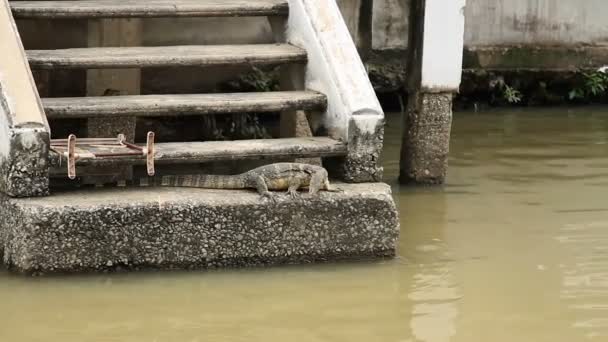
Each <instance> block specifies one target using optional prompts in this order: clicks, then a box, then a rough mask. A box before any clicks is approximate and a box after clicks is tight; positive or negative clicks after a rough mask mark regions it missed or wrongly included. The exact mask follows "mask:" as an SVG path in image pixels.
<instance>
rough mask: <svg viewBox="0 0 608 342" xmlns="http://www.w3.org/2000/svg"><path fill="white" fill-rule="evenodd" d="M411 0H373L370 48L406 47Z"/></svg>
mask: <svg viewBox="0 0 608 342" xmlns="http://www.w3.org/2000/svg"><path fill="white" fill-rule="evenodd" d="M410 2H411V0H374V7H373V25H372V48H373V49H374V50H386V49H406V48H407V37H408V33H409V23H408V18H409V16H410Z"/></svg>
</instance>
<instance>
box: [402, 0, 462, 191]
mask: <svg viewBox="0 0 608 342" xmlns="http://www.w3.org/2000/svg"><path fill="white" fill-rule="evenodd" d="M465 5H466V0H413V1H412V3H411V6H412V8H411V12H410V33H409V44H408V46H409V51H410V53H409V60H408V89H407V90H408V93H409V101H408V109H407V113H406V114H405V115H404V120H405V122H404V127H405V130H404V135H403V147H402V153H401V177H400V178H401V181H402V182H403V183H409V182H414V183H426V184H437V183H439V184H440V183H443V182H444V181H445V178H446V175H447V168H448V153H449V147H450V133H451V126H452V97H453V94H454V93H456V92H458V89H459V87H460V80H461V75H462V55H463V47H464V7H465Z"/></svg>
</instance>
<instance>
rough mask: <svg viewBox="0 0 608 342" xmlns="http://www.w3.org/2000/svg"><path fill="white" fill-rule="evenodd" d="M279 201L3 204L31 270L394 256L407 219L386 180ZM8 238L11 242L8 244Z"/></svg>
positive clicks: (23, 263)
mask: <svg viewBox="0 0 608 342" xmlns="http://www.w3.org/2000/svg"><path fill="white" fill-rule="evenodd" d="M336 186H338V187H340V188H342V189H343V190H344V192H343V193H322V194H320V195H319V196H311V195H308V194H302V195H301V197H299V198H298V199H295V200H294V199H291V198H289V197H288V196H286V195H283V194H280V195H278V199H277V201H276V203H273V202H270V201H266V200H263V199H261V198H260V197H259V196H258V195H257V193H255V192H249V191H227V190H204V189H185V188H160V189H159V188H135V189H122V190H118V189H108V190H105V189H102V190H96V191H95V192H91V191H86V192H73V193H63V194H61V193H58V194H54V195H53V196H51V197H45V198H31V199H9V198H8V197H1V199H0V207H1V208H2V210H0V241H2V246H1V247H0V249H3V250H4V253H3V260H4V263H5V264H6V265H7V266H9V267H10V268H11V269H13V270H15V271H20V272H25V273H49V272H78V271H89V270H105V269H115V268H117V267H121V268H142V267H153V268H199V267H200V268H207V267H222V266H252V265H261V264H282V263H306V262H314V261H325V260H334V259H341V258H358V257H381V256H393V255H394V254H395V248H396V243H397V238H398V234H399V220H398V214H397V211H396V207H395V204H394V202H393V199H392V197H391V193H390V187H389V186H388V185H385V184H356V185H354V184H337V185H336ZM2 237H3V238H2Z"/></svg>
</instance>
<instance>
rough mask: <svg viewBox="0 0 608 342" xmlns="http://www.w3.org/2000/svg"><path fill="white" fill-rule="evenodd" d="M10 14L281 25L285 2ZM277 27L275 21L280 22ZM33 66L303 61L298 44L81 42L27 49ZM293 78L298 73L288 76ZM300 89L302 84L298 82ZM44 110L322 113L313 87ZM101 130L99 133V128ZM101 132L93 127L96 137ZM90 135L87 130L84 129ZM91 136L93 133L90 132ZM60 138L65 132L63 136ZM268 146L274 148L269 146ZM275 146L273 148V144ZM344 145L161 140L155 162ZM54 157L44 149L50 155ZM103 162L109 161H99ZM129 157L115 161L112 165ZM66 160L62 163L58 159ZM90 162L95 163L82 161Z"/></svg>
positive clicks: (54, 8) (88, 102)
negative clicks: (253, 20) (245, 19)
mask: <svg viewBox="0 0 608 342" xmlns="http://www.w3.org/2000/svg"><path fill="white" fill-rule="evenodd" d="M11 9H12V12H13V15H14V17H15V18H17V19H68V18H69V19H91V20H97V19H121V18H150V17H182V18H183V17H235V16H237V17H240V16H268V17H272V20H273V24H275V25H276V23H277V22H279V23H282V26H283V27H286V24H287V18H288V15H289V4H288V2H287V1H284V0H283V1H280V0H254V1H220V0H214V1H209V0H206V1H192V0H177V1H166V0H160V1H159V0H152V1H114V0H110V1H108V0H97V1H91V0H87V1H13V2H11ZM279 25H280V24H279ZM26 55H27V59H28V61H29V64H30V67H31V68H32V69H34V70H57V69H112V70H114V72H116V73H120V70H116V69H133V68H137V69H140V68H156V67H184V66H197V67H216V66H235V65H246V66H264V65H272V66H280V65H305V64H306V63H307V52H306V50H305V49H303V48H300V47H297V46H294V45H291V44H288V43H285V42H277V43H276V44H254V45H247V44H243V45H211V46H209V45H208V46H200V45H188V46H154V47H142V46H124V47H88V48H74V49H58V50H28V51H26ZM294 77H299V78H301V76H294ZM301 88H303V85H302V86H301ZM42 105H43V107H44V112H45V113H46V117H47V118H48V119H49V120H52V121H53V122H55V120H56V119H66V118H86V119H103V120H114V119H121V118H122V119H124V118H131V119H132V120H135V119H134V118H137V117H171V116H192V115H217V114H232V113H242V112H248V113H269V112H290V113H293V115H297V114H296V113H297V112H296V111H298V110H305V111H325V110H326V108H327V99H326V97H325V96H324V95H323V94H321V93H319V92H316V91H311V90H304V89H297V90H293V91H284V92H267V93H264V92H261V93H247V94H234V93H229V94H187V95H184V94H180V95H170V94H169V95H167V94H163V95H145V96H144V95H132V96H112V97H104V96H88V97H74V98H44V99H42ZM117 122H118V126H116V125H113V126H112V127H111V129H109V130H106V132H105V134H103V135H104V136H103V137H112V136H114V135H115V133H116V132H120V133H124V134H126V135H127V136H133V135H134V132H133V130H134V126H135V125H134V124H132V123H130V124H125V123H124V122H125V121H124V120H122V121H120V120H119V121H117ZM102 133H103V132H102ZM99 134H100V133H99V132H98V133H97V135H99ZM89 135H92V134H91V130H89ZM93 135H95V134H93ZM64 138H65V137H64ZM273 147H274V148H273ZM279 147H280V148H279ZM346 154H347V147H346V145H345V144H344V143H342V142H340V141H338V140H337V139H332V138H329V137H300V138H299V139H297V137H286V138H284V139H276V140H274V141H272V142H271V141H255V142H250V143H241V142H239V143H236V142H235V143H230V142H223V143H216V142H199V143H175V142H173V143H170V144H166V143H165V144H163V143H160V144H158V146H157V154H156V158H155V159H156V162H157V163H159V164H163V163H172V164H175V163H200V162H204V161H208V160H213V161H222V160H235V159H241V158H243V159H245V158H260V157H263V156H280V157H282V158H290V157H291V158H314V157H336V156H345V155H346ZM53 158H55V159H56V157H55V156H53V152H51V159H53ZM100 162H103V164H104V165H108V164H109V163H111V162H110V161H108V160H107V158H105V159H104V160H103V161H100ZM130 162H136V161H130V160H125V158H122V157H120V158H117V159H116V164H118V163H122V164H125V163H127V164H128V163H130ZM63 164H64V165H65V163H63ZM87 164H88V165H91V164H92V165H95V164H96V160H91V161H88V163H87Z"/></svg>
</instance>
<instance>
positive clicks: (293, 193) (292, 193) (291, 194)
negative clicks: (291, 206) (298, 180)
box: [287, 190, 298, 199]
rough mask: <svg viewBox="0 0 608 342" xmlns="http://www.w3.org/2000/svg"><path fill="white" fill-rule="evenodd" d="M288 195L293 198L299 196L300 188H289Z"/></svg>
mask: <svg viewBox="0 0 608 342" xmlns="http://www.w3.org/2000/svg"><path fill="white" fill-rule="evenodd" d="M287 195H288V196H289V197H291V198H292V199H296V198H298V190H289V191H287Z"/></svg>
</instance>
